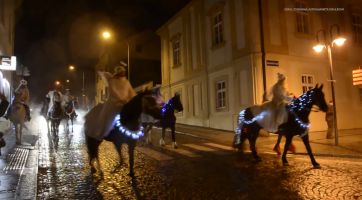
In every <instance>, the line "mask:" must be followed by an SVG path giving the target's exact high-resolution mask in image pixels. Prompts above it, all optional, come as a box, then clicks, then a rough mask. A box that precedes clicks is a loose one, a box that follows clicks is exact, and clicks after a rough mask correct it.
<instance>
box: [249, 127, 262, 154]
mask: <svg viewBox="0 0 362 200" xmlns="http://www.w3.org/2000/svg"><path fill="white" fill-rule="evenodd" d="M259 131H260V128H255V129H252V130H251V132H250V133H247V134H248V136H247V137H248V139H249V144H250V149H251V152H252V155H253V157H254V159H255V161H261V158H260V157H259V156H258V152H257V151H256V148H255V144H256V139H257V138H258V136H259Z"/></svg>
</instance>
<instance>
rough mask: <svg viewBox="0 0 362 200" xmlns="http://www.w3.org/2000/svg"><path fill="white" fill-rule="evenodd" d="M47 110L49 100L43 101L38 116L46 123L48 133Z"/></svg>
mask: <svg viewBox="0 0 362 200" xmlns="http://www.w3.org/2000/svg"><path fill="white" fill-rule="evenodd" d="M48 110H49V100H48V99H44V102H43V107H42V108H41V111H40V115H41V116H43V117H44V119H45V121H46V123H47V128H48V132H50V127H49V115H48Z"/></svg>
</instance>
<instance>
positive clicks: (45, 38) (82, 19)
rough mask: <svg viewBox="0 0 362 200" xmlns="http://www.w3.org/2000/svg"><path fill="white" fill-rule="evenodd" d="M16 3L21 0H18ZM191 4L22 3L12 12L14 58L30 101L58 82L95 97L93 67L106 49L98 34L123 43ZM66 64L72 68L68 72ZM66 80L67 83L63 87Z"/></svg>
mask: <svg viewBox="0 0 362 200" xmlns="http://www.w3.org/2000/svg"><path fill="white" fill-rule="evenodd" d="M18 1H20V0H18ZM188 2H190V0H22V3H21V4H20V5H19V6H18V7H17V8H16V15H17V19H16V24H15V38H14V39H15V50H14V51H15V56H17V62H18V63H19V64H22V65H24V66H27V67H28V68H29V70H30V76H29V77H26V79H27V81H28V87H29V90H30V94H31V98H32V99H33V100H36V101H41V100H43V97H44V96H45V95H46V94H47V92H48V91H49V90H51V89H54V87H55V82H56V81H60V82H61V83H62V87H63V88H69V89H70V90H71V93H73V94H74V95H80V94H81V89H82V73H83V71H84V74H85V93H86V94H87V95H89V96H90V97H91V96H92V97H94V88H95V83H94V82H95V73H94V66H95V64H96V63H97V62H98V57H99V53H100V49H101V48H102V47H103V46H102V45H104V40H103V38H102V32H103V31H108V30H110V31H111V32H112V33H113V34H114V35H115V36H116V37H117V38H120V39H122V38H127V37H129V36H131V35H133V34H136V33H137V32H140V31H142V30H144V29H148V28H150V29H152V30H157V29H158V28H159V27H161V26H162V25H163V24H164V23H165V22H167V20H168V19H170V18H171V17H172V16H173V15H174V14H175V13H177V12H178V11H179V10H181V9H182V8H183V7H184V6H185V5H186V4H187V3H188ZM69 65H72V66H74V67H75V68H76V70H75V71H70V70H69ZM66 80H69V81H70V82H69V83H67V82H66Z"/></svg>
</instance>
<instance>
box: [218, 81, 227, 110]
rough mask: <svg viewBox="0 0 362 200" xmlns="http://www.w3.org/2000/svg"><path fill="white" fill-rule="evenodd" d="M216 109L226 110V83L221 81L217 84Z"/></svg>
mask: <svg viewBox="0 0 362 200" xmlns="http://www.w3.org/2000/svg"><path fill="white" fill-rule="evenodd" d="M216 95H217V96H216V101H217V102H216V103H217V104H216V108H217V109H223V108H226V83H225V81H219V82H217V83H216Z"/></svg>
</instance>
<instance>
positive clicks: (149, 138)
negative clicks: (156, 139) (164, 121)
mask: <svg viewBox="0 0 362 200" xmlns="http://www.w3.org/2000/svg"><path fill="white" fill-rule="evenodd" d="M146 130H147V140H146V142H147V143H148V144H149V143H152V141H151V133H152V123H149V124H148V125H147V129H146Z"/></svg>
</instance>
